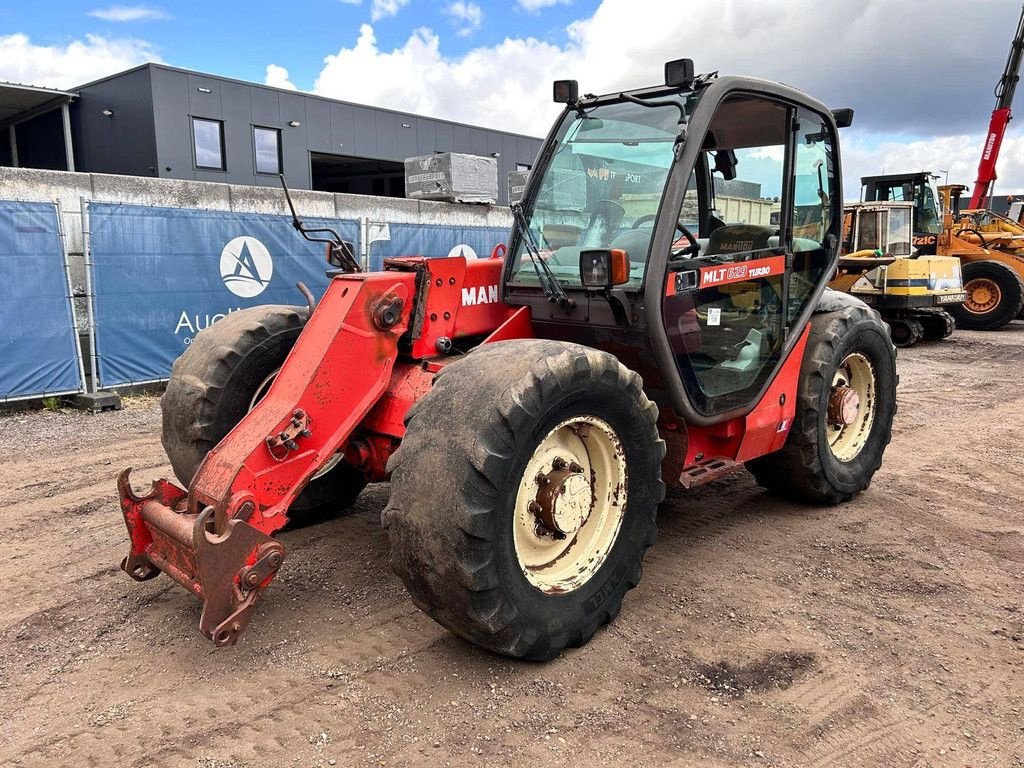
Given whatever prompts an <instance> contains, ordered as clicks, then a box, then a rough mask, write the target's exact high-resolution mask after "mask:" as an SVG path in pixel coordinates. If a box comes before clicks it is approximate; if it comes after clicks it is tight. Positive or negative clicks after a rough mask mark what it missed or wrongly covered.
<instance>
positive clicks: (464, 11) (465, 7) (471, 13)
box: [444, 0, 484, 37]
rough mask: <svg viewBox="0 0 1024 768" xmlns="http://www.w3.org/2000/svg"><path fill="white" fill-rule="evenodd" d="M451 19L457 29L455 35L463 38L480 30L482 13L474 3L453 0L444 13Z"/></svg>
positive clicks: (482, 18)
mask: <svg viewBox="0 0 1024 768" xmlns="http://www.w3.org/2000/svg"><path fill="white" fill-rule="evenodd" d="M444 12H445V13H446V14H448V15H449V16H451V17H452V20H453V21H454V22H455V26H456V27H457V31H456V34H457V35H459V36H461V37H465V36H467V35H471V34H473V33H474V32H476V30H478V29H480V25H481V24H482V23H483V20H484V12H483V10H481V8H480V6H479V5H477V4H476V3H468V2H465V0H455V1H454V2H452V3H449V4H448V6H447V7H446V8H445V11H444Z"/></svg>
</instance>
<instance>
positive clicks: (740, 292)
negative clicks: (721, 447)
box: [662, 96, 839, 417]
mask: <svg viewBox="0 0 1024 768" xmlns="http://www.w3.org/2000/svg"><path fill="white" fill-rule="evenodd" d="M831 147H832V135H831V133H830V129H828V128H827V127H826V126H825V124H824V121H823V120H821V119H820V118H819V117H816V116H814V115H813V113H810V112H809V111H806V110H802V109H798V108H796V107H793V106H790V105H787V104H784V103H781V102H775V101H772V100H770V99H766V98H764V97H747V96H743V97H733V98H730V99H728V100H726V101H725V102H723V104H722V105H721V106H720V107H719V111H718V112H717V113H716V117H715V119H714V120H713V121H712V123H711V127H710V128H709V130H708V133H707V136H706V137H705V139H704V144H703V148H704V149H703V152H702V156H703V157H702V159H701V161H700V162H701V168H700V171H699V172H698V173H696V174H695V175H694V177H693V182H692V183H693V187H694V188H693V189H692V190H690V191H688V193H687V195H686V200H684V204H683V210H682V211H681V219H680V224H681V225H682V226H685V227H686V228H687V229H689V230H690V231H691V234H693V235H694V236H695V237H696V238H697V240H698V242H699V244H700V246H701V249H700V252H699V253H698V254H695V255H694V254H684V253H683V252H684V251H685V248H684V247H682V246H684V245H685V243H683V242H682V241H677V244H676V245H677V246H680V248H679V255H678V256H677V255H674V256H673V258H670V260H669V267H668V275H667V284H666V296H665V298H664V301H663V304H662V312H663V319H664V322H665V325H666V331H667V334H668V338H669V343H670V346H671V348H672V352H673V354H674V356H675V361H676V365H677V368H678V370H679V374H680V376H681V378H682V381H683V385H684V388H685V391H686V393H687V396H688V399H689V401H690V403H691V404H692V406H693V407H694V409H695V410H696V411H697V412H698V413H700V414H702V415H703V416H711V417H713V416H715V415H718V414H724V413H726V412H730V411H734V410H735V409H737V408H743V407H745V406H749V405H753V404H754V403H755V402H756V401H757V399H758V398H759V397H760V394H761V392H762V391H763V390H764V388H765V386H766V385H767V383H768V382H769V381H770V380H771V378H772V377H773V375H774V373H775V371H776V370H777V369H778V367H779V365H780V364H781V362H782V355H783V350H784V348H785V347H786V340H787V338H788V337H789V334H790V333H791V332H792V331H793V330H794V326H795V323H796V322H797V320H798V318H799V317H800V316H801V314H802V312H803V310H804V308H805V307H806V304H807V301H808V300H809V299H810V298H811V297H812V295H813V294H814V293H815V289H816V288H817V287H818V285H819V284H820V283H821V282H822V281H823V280H825V279H827V275H826V274H825V272H826V270H827V268H828V265H829V263H830V259H831V253H832V250H834V248H833V247H832V246H833V241H832V240H830V239H829V238H834V237H835V232H836V227H838V225H839V222H838V221H837V220H836V218H837V217H836V214H837V211H838V208H837V204H838V201H836V200H835V199H834V194H833V190H834V189H835V171H834V164H833V162H832V151H831ZM694 213H696V217H694ZM687 221H689V223H687ZM694 229H695V230H696V231H693V230H694ZM680 231H682V230H680Z"/></svg>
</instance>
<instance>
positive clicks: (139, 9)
mask: <svg viewBox="0 0 1024 768" xmlns="http://www.w3.org/2000/svg"><path fill="white" fill-rule="evenodd" d="M89 15H90V16H94V17H96V18H97V19H103V20H104V21H116V22H126V21H157V20H160V19H169V18H170V16H168V15H167V12H166V11H164V10H163V9H162V8H153V7H151V6H148V5H112V6H110V7H109V8H97V9H96V10H94V11H89Z"/></svg>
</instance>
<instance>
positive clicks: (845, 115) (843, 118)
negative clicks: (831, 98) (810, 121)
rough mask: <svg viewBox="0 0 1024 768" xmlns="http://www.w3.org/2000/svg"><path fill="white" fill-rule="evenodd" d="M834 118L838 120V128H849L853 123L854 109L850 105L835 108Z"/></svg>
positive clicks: (833, 111)
mask: <svg viewBox="0 0 1024 768" xmlns="http://www.w3.org/2000/svg"><path fill="white" fill-rule="evenodd" d="M832 118H833V119H834V120H835V121H836V127H837V128H849V127H850V126H851V125H853V110H852V109H850V108H849V107H844V108H843V109H833V110H832Z"/></svg>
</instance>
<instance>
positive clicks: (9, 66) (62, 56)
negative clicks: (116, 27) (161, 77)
mask: <svg viewBox="0 0 1024 768" xmlns="http://www.w3.org/2000/svg"><path fill="white" fill-rule="evenodd" d="M147 61H161V59H160V56H159V55H158V54H157V52H156V48H154V47H153V45H152V44H151V43H148V42H146V41H145V40H135V39H132V38H120V39H110V38H105V37H100V36H98V35H86V36H85V39H84V40H72V41H71V42H70V43H67V44H66V45H35V44H34V43H32V41H31V40H30V39H29V37H28V36H27V35H23V34H20V33H19V34H13V35H6V36H0V80H8V81H11V82H15V83H28V84H32V85H42V86H49V87H51V88H71V87H74V86H76V85H82V84H84V83H87V82H90V81H91V80H96V79H98V78H101V77H104V76H106V75H112V74H114V73H115V72H120V71H122V70H125V69H130V68H131V67H134V66H136V65H138V64H142V63H144V62H147Z"/></svg>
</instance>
